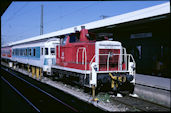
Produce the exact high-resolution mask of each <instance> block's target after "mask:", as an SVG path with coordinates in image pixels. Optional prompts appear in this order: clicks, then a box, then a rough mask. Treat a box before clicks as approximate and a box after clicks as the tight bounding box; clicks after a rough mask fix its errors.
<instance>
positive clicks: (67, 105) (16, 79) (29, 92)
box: [1, 67, 102, 112]
mask: <svg viewBox="0 0 171 113" xmlns="http://www.w3.org/2000/svg"><path fill="white" fill-rule="evenodd" d="M7 71H8V72H7ZM1 79H2V80H3V81H5V82H6V83H7V84H8V85H10V87H11V88H12V89H13V90H15V91H16V92H17V93H18V94H19V95H20V96H21V97H22V98H24V99H25V100H26V101H27V103H28V104H29V105H31V106H32V107H33V108H34V110H36V111H37V112H47V111H48V112H55V111H59V112H60V111H61V112H80V111H98V112H99V111H102V110H101V109H98V108H96V107H94V106H93V105H90V104H85V103H83V102H81V101H80V100H78V99H75V98H73V97H71V96H69V95H66V94H64V93H63V92H59V91H58V90H57V89H55V88H52V87H50V86H47V85H45V84H42V83H40V82H39V81H36V80H33V79H32V81H30V79H31V78H29V77H27V76H22V77H21V76H20V75H19V74H17V72H14V71H12V70H10V69H5V68H3V67H1ZM28 81H29V82H28ZM33 82H34V84H36V85H34V84H33ZM35 82H37V83H35ZM40 85H42V86H40ZM38 86H39V87H38ZM40 87H41V88H40ZM42 87H44V88H45V89H47V91H45V90H44V89H43V88H42ZM49 92H50V93H49ZM59 95H60V96H59ZM58 96H59V97H60V99H59V98H57V97H58ZM63 99H64V100H65V102H63ZM66 100H67V101H66Z"/></svg>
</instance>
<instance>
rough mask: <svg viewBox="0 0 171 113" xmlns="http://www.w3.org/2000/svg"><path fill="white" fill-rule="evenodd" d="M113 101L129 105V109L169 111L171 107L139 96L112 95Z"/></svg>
mask: <svg viewBox="0 0 171 113" xmlns="http://www.w3.org/2000/svg"><path fill="white" fill-rule="evenodd" d="M111 101H114V102H117V103H118V104H119V103H120V104H123V105H125V106H126V107H127V110H128V111H143V112H150V111H153V112H154V111H157V112H169V111H170V108H168V107H165V106H162V105H159V104H156V103H153V102H150V101H147V100H144V99H141V98H138V97H131V96H125V97H122V98H120V97H112V98H111Z"/></svg>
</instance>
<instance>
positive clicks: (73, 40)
mask: <svg viewBox="0 0 171 113" xmlns="http://www.w3.org/2000/svg"><path fill="white" fill-rule="evenodd" d="M76 40H77V37H76V36H74V35H72V36H70V40H69V42H70V43H73V42H76Z"/></svg>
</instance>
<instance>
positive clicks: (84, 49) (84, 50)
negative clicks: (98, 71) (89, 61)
mask: <svg viewBox="0 0 171 113" xmlns="http://www.w3.org/2000/svg"><path fill="white" fill-rule="evenodd" d="M80 49H83V51H82V64H84V52H85V56H86V48H85V47H79V48H78V49H77V58H76V63H77V64H78V53H79V50H80ZM86 57H87V56H86Z"/></svg>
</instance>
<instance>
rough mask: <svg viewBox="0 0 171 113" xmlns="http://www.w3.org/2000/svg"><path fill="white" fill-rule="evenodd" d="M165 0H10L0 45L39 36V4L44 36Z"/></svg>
mask: <svg viewBox="0 0 171 113" xmlns="http://www.w3.org/2000/svg"><path fill="white" fill-rule="evenodd" d="M168 1H169V0H163V1H51V2H50V1H44V2H41V1H32V2H29V1H14V2H12V3H11V4H10V5H9V7H8V8H7V9H6V11H5V12H4V14H3V15H2V16H1V45H3V44H7V43H10V42H15V41H19V40H23V39H27V38H31V37H34V36H38V35H40V23H41V5H42V4H43V7H44V8H43V26H44V29H43V32H44V34H46V33H50V32H54V31H58V30H62V29H65V28H69V27H73V26H77V25H81V24H86V23H89V22H92V21H97V20H100V19H103V18H102V16H106V17H112V16H116V15H120V14H124V13H128V12H132V11H136V10H139V9H143V8H147V7H151V6H154V5H159V4H162V3H165V2H168Z"/></svg>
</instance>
